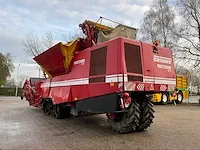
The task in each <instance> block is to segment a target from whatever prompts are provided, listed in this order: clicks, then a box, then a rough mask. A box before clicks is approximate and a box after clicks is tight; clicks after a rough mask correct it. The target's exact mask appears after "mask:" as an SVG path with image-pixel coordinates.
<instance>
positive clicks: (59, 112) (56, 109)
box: [53, 105, 64, 119]
mask: <svg viewBox="0 0 200 150" xmlns="http://www.w3.org/2000/svg"><path fill="white" fill-rule="evenodd" d="M53 117H54V118H56V119H63V118H64V112H63V108H62V107H61V105H53Z"/></svg>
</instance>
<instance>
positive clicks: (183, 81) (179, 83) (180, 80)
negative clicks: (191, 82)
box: [176, 76, 188, 88]
mask: <svg viewBox="0 0 200 150" xmlns="http://www.w3.org/2000/svg"><path fill="white" fill-rule="evenodd" d="M187 86H188V85H187V77H185V76H177V77H176V87H177V88H187Z"/></svg>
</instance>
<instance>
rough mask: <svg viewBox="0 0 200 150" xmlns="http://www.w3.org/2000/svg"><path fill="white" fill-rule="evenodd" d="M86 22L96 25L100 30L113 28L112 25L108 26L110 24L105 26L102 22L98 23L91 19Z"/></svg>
mask: <svg viewBox="0 0 200 150" xmlns="http://www.w3.org/2000/svg"><path fill="white" fill-rule="evenodd" d="M85 22H86V23H88V24H91V25H93V26H95V28H97V29H98V30H102V31H109V30H112V29H113V28H112V27H108V26H105V25H102V24H99V23H96V22H93V21H90V20H85Z"/></svg>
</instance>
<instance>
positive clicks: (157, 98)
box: [152, 93, 177, 103]
mask: <svg viewBox="0 0 200 150" xmlns="http://www.w3.org/2000/svg"><path fill="white" fill-rule="evenodd" d="M161 97H162V93H156V94H153V97H152V101H153V102H155V103H158V102H161ZM168 99H169V101H173V100H176V99H177V96H175V97H174V96H171V95H169V96H168Z"/></svg>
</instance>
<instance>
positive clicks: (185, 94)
mask: <svg viewBox="0 0 200 150" xmlns="http://www.w3.org/2000/svg"><path fill="white" fill-rule="evenodd" d="M182 92H183V98H184V99H188V98H189V91H182Z"/></svg>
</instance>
